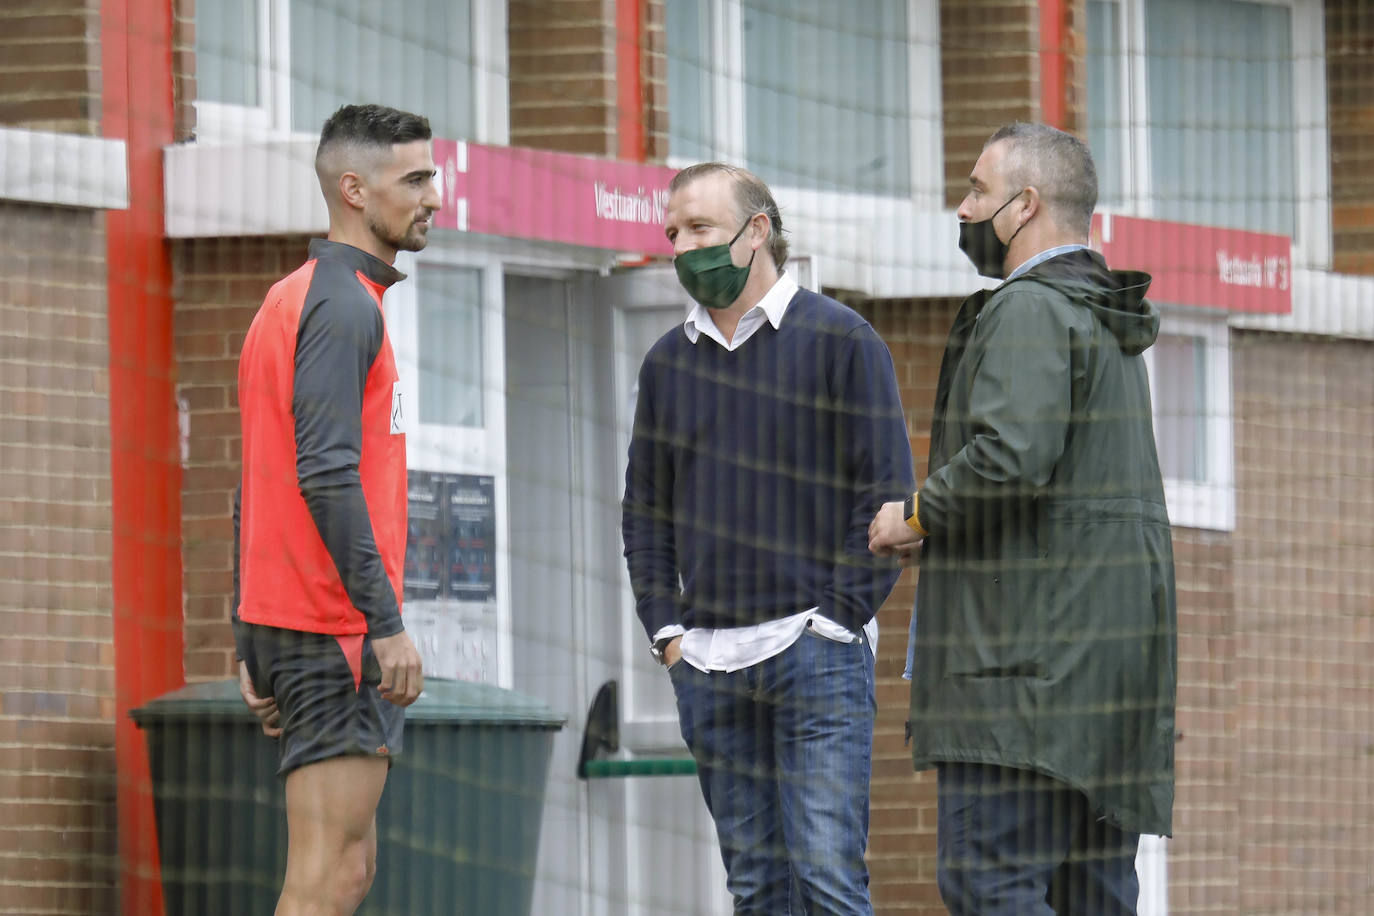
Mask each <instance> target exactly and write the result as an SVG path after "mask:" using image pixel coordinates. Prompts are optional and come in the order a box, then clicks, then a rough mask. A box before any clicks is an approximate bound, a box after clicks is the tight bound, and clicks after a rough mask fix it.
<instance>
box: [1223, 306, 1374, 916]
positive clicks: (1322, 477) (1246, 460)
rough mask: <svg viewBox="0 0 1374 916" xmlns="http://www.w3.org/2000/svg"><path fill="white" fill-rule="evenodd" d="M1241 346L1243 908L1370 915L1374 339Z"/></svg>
mask: <svg viewBox="0 0 1374 916" xmlns="http://www.w3.org/2000/svg"><path fill="white" fill-rule="evenodd" d="M1232 353H1233V355H1232V366H1233V372H1234V379H1235V399H1236V414H1237V422H1236V471H1237V506H1236V515H1237V528H1236V546H1235V554H1236V575H1235V595H1236V600H1235V606H1236V620H1237V625H1236V633H1237V635H1236V649H1237V657H1236V717H1235V719H1236V721H1235V754H1234V764H1233V765H1234V767H1235V774H1236V783H1237V785H1238V787H1239V792H1238V798H1237V801H1238V817H1237V818H1236V819H1235V820H1234V821H1232V822H1231V823H1232V824H1234V828H1232V829H1233V833H1234V835H1235V837H1236V839H1235V840H1234V841H1233V842H1235V843H1236V844H1237V846H1238V849H1239V855H1240V868H1239V878H1240V881H1239V887H1240V896H1239V908H1240V911H1241V912H1245V913H1254V914H1268V913H1370V912H1374V882H1372V881H1371V880H1370V874H1371V871H1370V857H1371V850H1374V677H1371V674H1370V671H1371V662H1370V660H1371V659H1374V563H1371V558H1374V470H1371V463H1370V456H1371V455H1372V454H1374V371H1371V368H1370V367H1371V366H1374V343H1370V342H1369V341H1342V340H1323V339H1319V338H1316V339H1314V338H1302V337H1296V336H1292V335H1276V334H1264V333H1237V334H1235V335H1234V337H1233V349H1232Z"/></svg>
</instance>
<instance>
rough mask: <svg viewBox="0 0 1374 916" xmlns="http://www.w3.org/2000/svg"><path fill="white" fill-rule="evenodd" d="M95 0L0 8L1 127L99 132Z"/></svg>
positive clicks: (11, 0)
mask: <svg viewBox="0 0 1374 916" xmlns="http://www.w3.org/2000/svg"><path fill="white" fill-rule="evenodd" d="M99 30H100V0H7V2H6V3H4V4H0V61H2V62H3V63H2V64H0V124H3V125H5V126H8V127H28V128H32V129H35V130H55V131H61V132H63V133H72V134H98V133H100V50H99V46H98V44H97V41H96V39H97V36H98V34H99Z"/></svg>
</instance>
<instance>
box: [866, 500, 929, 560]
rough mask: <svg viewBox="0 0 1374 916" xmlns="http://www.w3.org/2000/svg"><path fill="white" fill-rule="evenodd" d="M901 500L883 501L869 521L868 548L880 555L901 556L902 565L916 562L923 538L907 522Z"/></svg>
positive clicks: (875, 554)
mask: <svg viewBox="0 0 1374 916" xmlns="http://www.w3.org/2000/svg"><path fill="white" fill-rule="evenodd" d="M902 512H903V506H902V503H901V502H895V503H883V507H882V508H881V509H879V510H878V514H877V515H875V516H873V521H871V522H869V523H868V549H869V552H871V553H872V554H873V555H874V556H878V557H900V558H901V559H902V561H903V563H902V565H904V566H907V565H910V563H911V562H914V559H913V558H914V556H915V550H916V549H917V548H919V543H920V540H921V538H920V537H919V536H918V535H917V534H916V532H915V531H912V530H911V526H910V525H908V524H907V523H906V517H905V516H904V515H903V514H902Z"/></svg>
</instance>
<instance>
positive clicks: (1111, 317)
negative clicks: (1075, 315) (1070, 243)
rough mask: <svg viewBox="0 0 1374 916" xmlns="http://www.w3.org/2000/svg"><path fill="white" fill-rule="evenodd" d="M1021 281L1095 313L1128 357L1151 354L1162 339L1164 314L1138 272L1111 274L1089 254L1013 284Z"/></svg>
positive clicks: (1051, 263)
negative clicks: (1040, 286) (1042, 286)
mask: <svg viewBox="0 0 1374 916" xmlns="http://www.w3.org/2000/svg"><path fill="white" fill-rule="evenodd" d="M1021 280H1035V281H1037V282H1039V283H1043V284H1045V285H1046V286H1051V287H1054V288H1055V289H1056V290H1059V291H1060V292H1062V293H1063V294H1064V295H1065V296H1067V297H1069V299H1070V300H1071V301H1073V302H1075V303H1077V304H1078V305H1081V306H1083V307H1084V308H1088V309H1091V310H1092V312H1093V314H1094V315H1096V316H1097V319H1098V320H1099V321H1101V322H1102V324H1103V326H1104V327H1106V328H1107V330H1108V331H1110V332H1111V333H1112V336H1113V337H1115V338H1116V342H1117V345H1118V346H1119V347H1120V348H1121V351H1122V352H1123V353H1126V354H1127V355H1130V356H1135V355H1137V354H1139V353H1143V352H1145V351H1146V350H1147V349H1149V348H1150V346H1151V345H1152V344H1153V343H1154V342H1155V338H1156V337H1158V336H1159V309H1157V308H1155V306H1154V304H1153V303H1151V302H1150V301H1149V300H1148V299H1146V298H1145V291H1146V290H1148V289H1149V288H1150V275H1149V274H1147V273H1143V272H1141V271H1138V270H1111V269H1110V268H1108V267H1107V262H1106V261H1104V260H1103V259H1102V255H1100V254H1098V253H1097V252H1096V251H1092V250H1091V249H1086V248H1085V249H1080V250H1078V251H1070V252H1068V253H1067V254H1061V255H1059V256H1058V257H1053V258H1050V259H1049V260H1048V261H1045V262H1044V263H1041V264H1037V265H1036V266H1035V267H1032V268H1031V269H1030V270H1028V271H1026V273H1024V274H1022V275H1021V276H1020V277H1017V278H1016V279H1015V280H1010V281H1008V284H1010V283H1016V282H1019V281H1021Z"/></svg>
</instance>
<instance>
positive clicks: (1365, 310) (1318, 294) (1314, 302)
mask: <svg viewBox="0 0 1374 916" xmlns="http://www.w3.org/2000/svg"><path fill="white" fill-rule="evenodd" d="M1230 324H1231V327H1233V328H1241V329H1244V330H1249V331H1279V332H1282V333H1287V334H1319V335H1322V336H1325V337H1346V338H1352V339H1355V340H1374V277H1363V276H1354V275H1351V274H1335V273H1330V272H1328V271H1324V270H1302V269H1300V270H1295V271H1293V312H1292V314H1289V315H1232V316H1231V320H1230Z"/></svg>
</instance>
